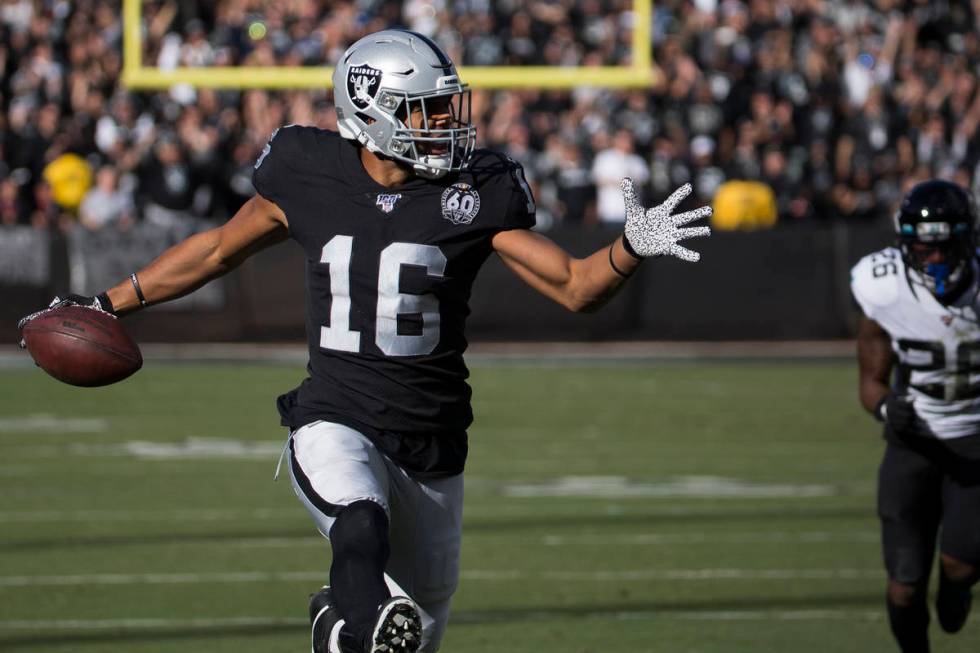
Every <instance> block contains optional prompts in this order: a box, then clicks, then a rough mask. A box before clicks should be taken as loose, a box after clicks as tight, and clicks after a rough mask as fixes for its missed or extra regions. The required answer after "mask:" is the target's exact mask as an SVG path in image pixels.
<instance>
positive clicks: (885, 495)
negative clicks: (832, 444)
mask: <svg viewBox="0 0 980 653" xmlns="http://www.w3.org/2000/svg"><path fill="white" fill-rule="evenodd" d="M895 228H896V231H897V234H898V247H897V248H895V247H889V248H886V249H883V250H881V251H879V252H875V253H873V254H870V255H868V256H866V257H864V258H863V259H861V261H860V262H859V263H858V264H857V265H856V266H855V267H854V269H853V270H852V273H851V289H852V292H853V294H854V297H855V299H856V300H857V303H858V304H859V305H860V307H861V309H862V310H863V312H864V315H863V316H862V317H861V322H860V326H859V330H858V364H859V368H860V388H859V394H860V400H861V405H862V406H864V408H865V409H866V410H867V411H868V412H870V413H871V414H872V415H874V416H875V417H876V418H877V419H878V420H879V421H881V422H883V423H884V439H885V454H884V458H883V460H882V462H881V467H880V469H879V475H878V515H879V518H880V519H881V539H882V549H883V552H884V559H885V568H886V570H887V572H888V588H887V593H886V605H887V608H888V618H889V622H890V624H891V630H892V633H893V634H894V636H895V639H896V640H898V644H899V646H900V648H901V650H902V651H903V652H904V653H922V652H924V651H928V650H929V638H928V634H927V630H928V625H929V609H928V605H927V602H926V592H927V589H928V584H929V573H930V569H931V567H932V561H933V558H934V555H935V548H936V538H937V535H939V561H940V564H939V592H938V594H937V597H936V616H937V618H938V621H939V624H940V626H941V627H942V628H943V630H945V631H946V632H950V633H955V632H957V631H959V630H960V629H961V628H962V627H963V624H964V623H965V622H966V619H967V615H968V614H969V611H970V602H971V587H972V586H973V585H974V584H975V583H976V582H977V579H978V578H980V322H978V320H980V317H978V316H980V299H978V295H980V267H978V259H977V249H976V248H977V229H978V216H977V210H976V207H975V205H974V202H973V198H972V197H971V196H970V194H969V193H968V192H967V191H966V190H964V189H963V188H960V187H959V186H957V185H955V184H952V183H949V182H946V181H939V180H933V181H927V182H923V183H920V184H918V185H916V186H915V187H913V188H912V189H911V190H910V191H909V193H908V194H907V195H906V196H905V198H904V199H903V201H902V204H901V207H900V208H899V210H898V212H897V214H896V215H895Z"/></svg>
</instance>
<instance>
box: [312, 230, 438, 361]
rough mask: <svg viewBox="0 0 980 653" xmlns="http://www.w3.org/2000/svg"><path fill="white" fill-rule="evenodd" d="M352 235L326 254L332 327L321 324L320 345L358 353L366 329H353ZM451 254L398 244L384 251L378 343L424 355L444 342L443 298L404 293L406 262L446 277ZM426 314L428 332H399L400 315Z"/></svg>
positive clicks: (337, 239)
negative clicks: (401, 286) (401, 289)
mask: <svg viewBox="0 0 980 653" xmlns="http://www.w3.org/2000/svg"><path fill="white" fill-rule="evenodd" d="M353 250H354V238H353V237H352V236H334V237H333V238H331V239H330V242H328V243H327V244H326V245H324V246H323V251H322V253H321V254H320V263H325V264H327V265H328V266H329V270H330V295H331V298H332V299H331V304H330V326H321V327H320V346H321V347H323V348H324V349H333V350H335V351H349V352H353V353H358V352H360V350H361V333H360V331H353V330H351V328H350V310H351V298H350V260H351V254H352V252H353ZM446 263H447V261H446V255H445V254H443V253H442V250H440V249H439V248H438V247H435V246H434V245H418V244H415V243H392V244H390V245H388V246H387V247H385V248H384V249H383V250H382V251H381V260H380V263H379V265H378V307H377V311H376V315H375V324H376V327H375V331H376V333H375V336H374V342H375V344H377V346H378V349H380V350H381V351H382V352H384V353H385V354H386V355H388V356H424V355H425V354H431V353H432V351H433V350H434V349H435V348H436V345H438V344H439V327H440V322H439V300H438V299H437V298H436V297H435V295H432V294H427V295H409V294H406V293H402V292H399V291H398V287H399V280H400V278H401V269H402V266H403V265H415V266H419V267H423V268H425V272H426V274H427V275H429V276H431V277H442V276H443V275H444V274H445V272H446ZM407 314H416V315H418V314H421V316H422V333H421V334H419V335H401V334H399V333H398V316H399V315H407Z"/></svg>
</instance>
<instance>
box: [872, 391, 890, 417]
mask: <svg viewBox="0 0 980 653" xmlns="http://www.w3.org/2000/svg"><path fill="white" fill-rule="evenodd" d="M887 403H888V395H885V396H884V397H882V398H881V399H879V400H878V403H876V404H875V412H874V417H875V419H876V420H878V421H879V422H884V421H885V420H886V419H887V418H888V415H887V410H886V408H885V405H886V404H887Z"/></svg>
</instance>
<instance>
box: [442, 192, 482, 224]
mask: <svg viewBox="0 0 980 653" xmlns="http://www.w3.org/2000/svg"><path fill="white" fill-rule="evenodd" d="M479 212H480V194H479V193H477V192H476V189H475V188H473V187H472V186H470V185H469V184H466V183H463V182H458V183H455V184H453V185H452V186H450V187H449V188H447V189H446V190H444V191H443V192H442V217H444V218H446V219H447V220H449V221H450V222H452V223H453V224H469V223H471V222H473V218H475V217H476V214H477V213H479Z"/></svg>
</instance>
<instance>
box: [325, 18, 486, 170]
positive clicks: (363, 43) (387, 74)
mask: <svg viewBox="0 0 980 653" xmlns="http://www.w3.org/2000/svg"><path fill="white" fill-rule="evenodd" d="M333 83H334V99H335V104H336V107H337V126H338V129H339V131H340V135H341V136H342V137H344V138H348V139H351V140H356V141H358V142H359V143H361V145H363V146H364V147H366V148H367V149H368V150H369V151H371V152H374V153H376V154H380V155H381V156H384V157H387V158H390V159H394V160H396V161H399V162H401V163H404V164H407V165H409V166H410V167H411V168H412V169H413V170H414V171H415V173H416V174H418V175H419V176H422V177H426V178H429V179H436V178H439V177H442V176H444V175H446V174H447V173H449V172H453V171H456V170H460V169H462V168H463V167H465V166H466V164H467V163H468V161H469V158H470V155H471V154H472V152H473V147H474V144H475V141H476V128H475V127H474V126H473V125H472V123H471V121H470V117H471V103H470V91H469V88H468V87H467V85H466V84H462V83H461V82H460V81H459V77H458V75H457V73H456V67H455V66H454V65H453V63H452V62H451V61H450V60H449V58H448V57H447V56H446V55H445V54H444V53H443V52H442V50H440V49H439V47H438V46H436V45H435V44H434V43H433V42H432V41H430V40H429V39H428V38H426V37H424V36H422V35H421V34H416V33H415V32H408V31H403V30H384V31H382V32H377V33H375V34H371V35H369V36H366V37H364V38H363V39H361V40H360V41H358V42H357V43H355V44H354V45H352V46H351V47H350V48H349V49H348V50H347V52H346V53H344V56H343V57H342V58H341V60H340V62H339V63H338V64H337V67H336V68H335V69H334V74H333Z"/></svg>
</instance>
